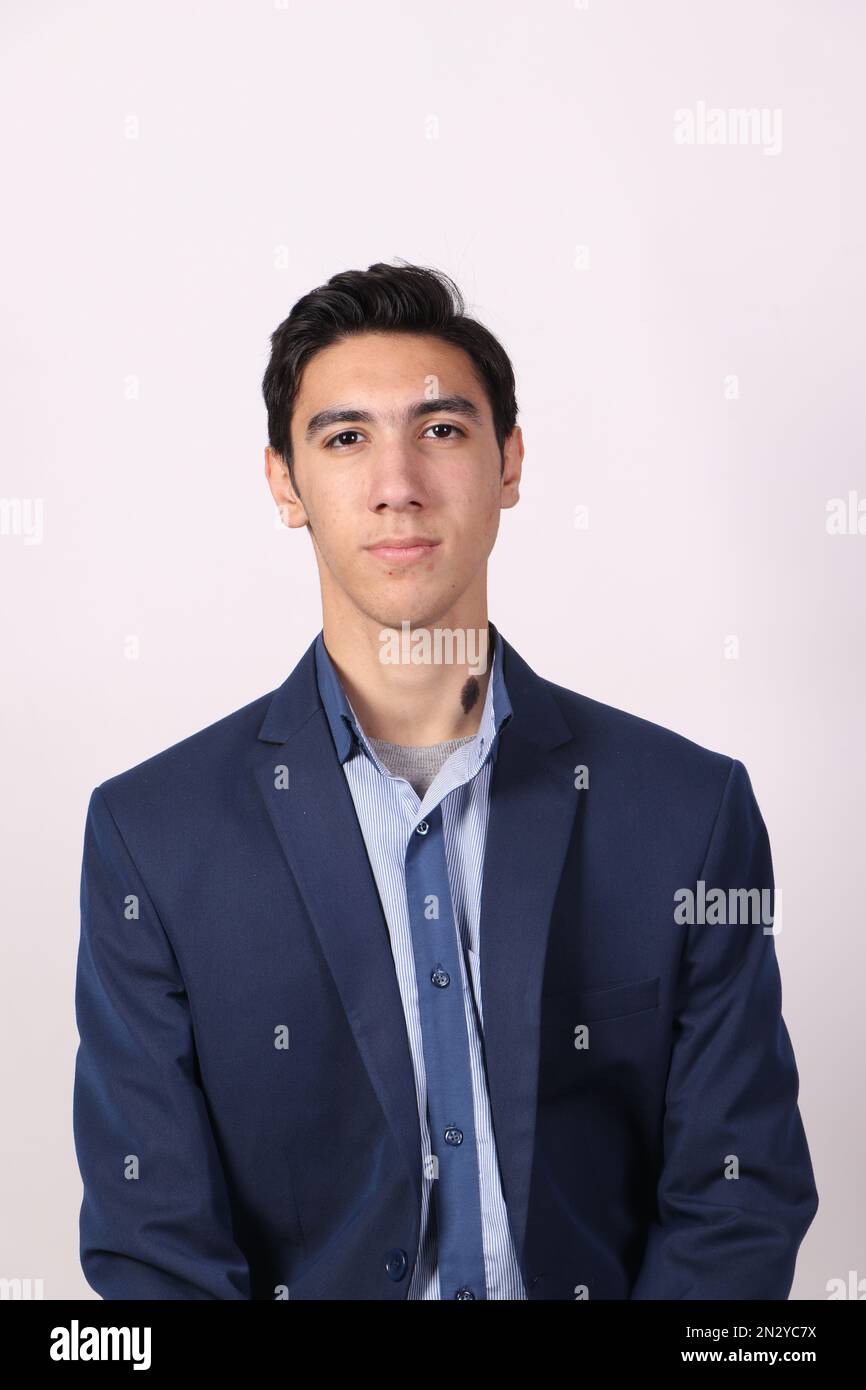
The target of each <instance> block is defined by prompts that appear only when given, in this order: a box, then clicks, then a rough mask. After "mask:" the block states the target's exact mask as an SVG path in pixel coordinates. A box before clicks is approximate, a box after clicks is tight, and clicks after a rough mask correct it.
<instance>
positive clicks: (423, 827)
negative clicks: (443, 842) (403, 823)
mask: <svg viewBox="0 0 866 1390" xmlns="http://www.w3.org/2000/svg"><path fill="white" fill-rule="evenodd" d="M429 829H430V826H429V825H428V824H427V822H426V820H422V821H420V822H419V823H418V825H416V826H415V834H416V835H426V834H427V831H428V830H429Z"/></svg>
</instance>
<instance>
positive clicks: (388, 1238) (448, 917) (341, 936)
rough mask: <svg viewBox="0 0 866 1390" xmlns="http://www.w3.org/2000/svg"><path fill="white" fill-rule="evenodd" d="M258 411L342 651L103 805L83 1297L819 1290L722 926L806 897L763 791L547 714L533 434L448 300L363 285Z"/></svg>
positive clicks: (808, 1189)
mask: <svg viewBox="0 0 866 1390" xmlns="http://www.w3.org/2000/svg"><path fill="white" fill-rule="evenodd" d="M263 385H264V395H265V400H266V404H267V410H268V426H269V440H270V443H269V446H268V448H267V450H266V465H265V466H266V472H267V477H268V481H269V484H270V488H271V492H272V494H273V497H274V499H275V501H276V503H277V505H278V507H279V508H280V509H281V511H282V515H283V517H284V520H285V522H286V524H287V525H288V526H290V527H293V528H305V529H306V530H307V531H308V532H309V535H310V539H311V541H312V545H313V553H314V555H315V559H316V564H317V566H318V571H319V581H320V585H321V594H322V608H323V625H322V631H321V632H320V633H319V634H318V635H317V636H316V638H315V639H314V640H313V641H312V642H311V644H310V646H309V647H308V648H307V651H306V652H305V653H304V655H303V656H302V657H301V660H300V661H299V662H298V664H297V666H296V667H295V669H294V670H293V671H292V672H291V674H290V675H289V676H288V679H287V680H286V681H285V682H284V684H283V685H281V686H280V687H279V689H277V690H276V691H274V692H270V693H269V694H267V695H264V696H262V698H261V699H258V700H256V701H254V702H253V703H252V704H250V705H247V706H246V707H244V708H243V709H240V710H238V711H236V712H235V713H234V714H231V715H229V716H228V717H227V718H225V719H222V720H220V721H219V722H218V723H216V724H213V725H211V726H210V727H209V728H206V729H204V730H202V731H200V732H199V733H196V734H194V735H192V736H191V737H189V738H186V739H184V740H183V741H182V742H181V743H179V744H177V745H176V746H174V747H172V748H169V749H167V750H166V751H164V752H162V753H160V754H158V755H157V756H155V757H152V758H149V759H148V760H147V761H146V762H144V763H141V764H140V765H139V766H137V767H134V768H132V769H131V770H129V771H127V772H125V773H123V774H121V775H119V776H116V777H112V778H109V779H108V780H107V781H105V782H103V783H102V784H101V785H100V786H98V787H97V788H96V789H95V790H94V791H93V793H92V797H91V801H90V806H89V809H88V819H87V826H86V831H85V847H84V863H83V873H82V899H81V904H82V926H81V945H80V955H79V968H78V978H77V996H76V1000H77V1015H78V1022H79V1030H80V1035H81V1044H80V1048H79V1052H78V1058H77V1066H76V1086H75V1139H76V1145H77V1152H78V1157H79V1164H80V1167H81V1172H82V1176H83V1179H84V1201H83V1205H82V1209H81V1258H82V1265H83V1269H84V1272H85V1275H86V1277H87V1279H88V1282H89V1283H90V1284H91V1286H92V1287H93V1288H94V1289H95V1290H97V1291H98V1292H99V1293H100V1294H102V1296H103V1297H104V1298H168V1299H193V1298H210V1299H250V1298H253V1299H280V1298H291V1299H405V1298H410V1299H439V1298H442V1299H454V1298H456V1299H465V1300H472V1299H484V1298H493V1299H569V1300H570V1299H575V1298H578V1299H582V1298H590V1299H629V1298H631V1299H723V1298H735V1299H766V1298H769V1299H784V1298H787V1296H788V1293H789V1291H790V1287H791V1282H792V1279H793V1273H794V1265H795V1259H796V1254H797V1249H798V1247H799V1244H800V1242H801V1240H802V1238H803V1235H804V1233H805V1231H806V1229H807V1227H808V1226H809V1224H810V1222H811V1220H812V1218H813V1216H814V1214H815V1211H816V1208H817V1202H818V1199H817V1193H816V1189H815V1183H814V1178H813V1174H812V1167H811V1162H810V1155H809V1150H808V1147H807V1143H806V1138H805V1135H804V1131H803V1126H802V1123H801V1119H800V1114H799V1111H798V1106H797V1094H798V1076H797V1069H796V1065H795V1060H794V1055H793V1052H792V1048H791V1042H790V1039H789V1036H788V1032H787V1029H786V1027H785V1024H784V1022H783V1019H782V1015H781V991H780V980H779V971H778V966H777V960H776V955H775V950H774V938H773V929H772V925H770V926H769V927H768V925H767V922H768V920H769V922H770V923H771V922H772V914H770V917H769V919H768V918H767V916H766V914H765V913H761V914H760V915H758V916H757V920H756V915H755V912H754V911H752V912H751V913H749V912H748V911H747V912H746V913H745V914H743V913H738V912H736V911H733V910H732V911H730V912H728V911H725V910H722V911H721V913H720V911H719V904H720V902H721V903H722V905H723V909H726V908H728V907H729V906H731V905H732V906H733V907H736V906H737V905H738V904H739V905H742V903H743V902H744V901H745V902H746V903H747V904H748V905H749V906H751V907H752V908H754V904H755V902H756V901H760V902H761V903H766V900H767V894H770V893H772V890H773V879H772V867H771V860H770V850H769V845H768V840H767V834H766V830H765V828H764V824H763V821H762V819H761V815H760V811H759V809H758V806H757V804H756V801H755V797H754V795H753V792H752V788H751V785H750V782H749V778H748V775H747V773H746V770H745V768H744V767H743V765H742V764H741V763H740V762H738V761H737V760H735V759H731V758H729V757H724V756H722V755H721V754H718V753H713V752H709V751H708V750H706V749H704V748H701V747H699V746H698V745H696V744H694V743H691V742H689V741H688V740H686V739H685V738H682V737H680V736H679V735H677V734H675V733H672V732H670V731H668V730H666V729H663V728H660V727H658V726H656V725H653V724H650V723H647V722H646V721H644V720H642V719H639V718H636V717H635V716H633V715H630V714H625V713H623V712H621V711H619V710H616V709H612V708H610V707H608V706H605V705H602V704H599V703H597V702H595V701H593V700H591V699H588V698H587V697H585V696H583V695H578V694H575V693H574V692H572V691H570V690H567V689H564V688H563V687H561V686H558V685H554V684H552V683H551V682H549V681H547V680H545V679H544V678H543V677H542V676H539V675H537V674H536V673H535V672H534V671H533V670H532V669H531V668H530V667H529V666H528V665H527V663H526V662H525V661H524V660H523V659H522V657H521V656H520V655H519V654H518V652H517V651H515V649H514V648H513V647H512V646H511V645H510V644H509V643H508V642H507V641H506V640H505V639H504V637H503V636H502V635H501V633H500V632H499V631H498V629H497V628H496V627H495V626H494V625H493V624H492V623H490V622H489V620H488V614H487V560H488V556H489V555H490V552H491V550H492V547H493V544H494V542H495V539H496V534H497V529H498V524H499V514H500V511H501V509H502V508H504V507H513V506H514V505H515V504H516V502H517V500H518V488H519V482H520V470H521V463H522V459H523V440H522V436H521V430H520V427H519V425H517V424H516V415H517V403H516V399H515V393H514V376H513V372H512V368H511V364H510V362H509V360H508V358H507V356H506V354H505V352H504V350H503V349H502V347H501V346H500V344H499V343H498V342H497V341H496V340H495V338H493V336H492V335H491V334H490V333H489V332H488V331H487V330H486V329H485V328H483V327H482V326H481V325H480V324H478V323H476V322H474V321H473V320H472V319H470V318H468V317H467V316H466V315H465V313H464V306H463V303H462V300H461V298H460V295H459V291H458V290H457V287H456V286H455V285H454V284H453V282H451V281H450V280H449V279H448V278H447V277H445V276H443V275H440V274H438V273H436V272H434V271H431V270H428V269H424V268H421V267H417V266H410V265H405V266H397V267H395V266H389V265H384V264H378V265H374V266H371V267H370V269H369V270H368V271H365V272H360V271H352V272H347V273H345V274H340V275H336V276H334V277H333V279H331V280H330V281H329V282H328V283H327V285H325V286H322V287H320V288H319V289H316V290H314V291H312V292H311V293H310V294H308V295H306V296H305V297H304V298H302V299H301V300H300V301H299V302H298V303H297V304H296V305H295V307H294V309H293V310H292V312H291V314H290V315H289V317H288V318H287V319H286V320H285V322H284V323H282V324H281V325H280V327H279V328H278V329H277V330H276V332H275V333H274V335H273V338H272V355H271V360H270V363H269V365H268V368H267V372H266V374H265V379H264V383H263ZM533 582H534V583H536V584H537V585H538V593H537V596H536V597H537V601H538V602H539V603H541V602H543V601H544V590H543V576H538V575H536V576H535V578H534V579H533V576H532V575H529V574H528V575H527V583H528V584H532V583H533ZM695 902H697V903H698V907H699V911H698V912H697V913H695V911H694V904H695ZM689 903H690V904H691V907H689ZM707 903H711V904H712V905H713V906H712V907H711V909H710V911H706V910H705V908H706V904H707ZM713 908H714V910H713ZM743 916H745V920H741V919H742V917H743Z"/></svg>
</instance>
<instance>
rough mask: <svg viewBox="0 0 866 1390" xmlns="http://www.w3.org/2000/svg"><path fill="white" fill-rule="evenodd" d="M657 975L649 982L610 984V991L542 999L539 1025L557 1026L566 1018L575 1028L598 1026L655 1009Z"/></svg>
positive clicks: (561, 995) (586, 992)
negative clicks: (597, 1024) (596, 1024)
mask: <svg viewBox="0 0 866 1390" xmlns="http://www.w3.org/2000/svg"><path fill="white" fill-rule="evenodd" d="M660 984H661V976H660V975H654V976H653V978H652V979H649V980H632V981H630V982H629V983H628V984H624V985H613V986H612V987H611V988H610V989H592V990H580V991H578V992H575V993H573V994H554V995H545V996H542V1000H541V1023H542V1026H544V1025H545V1024H549V1023H551V1024H555V1025H557V1026H560V1025H561V1024H562V1021H563V1019H564V1018H566V1017H568V1018H569V1019H571V1020H572V1022H573V1023H574V1026H575V1027H577V1025H578V1024H580V1023H599V1022H601V1020H602V1019H606V1018H625V1017H626V1016H627V1015H629V1014H637V1013H642V1012H643V1010H645V1009H656V1008H658V1002H659V986H660Z"/></svg>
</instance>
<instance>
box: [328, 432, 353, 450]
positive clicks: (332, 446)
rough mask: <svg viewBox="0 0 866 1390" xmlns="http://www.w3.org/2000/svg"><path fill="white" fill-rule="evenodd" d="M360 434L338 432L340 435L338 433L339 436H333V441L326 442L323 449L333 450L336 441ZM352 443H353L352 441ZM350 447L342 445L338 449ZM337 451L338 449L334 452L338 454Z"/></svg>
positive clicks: (349, 445) (349, 446)
mask: <svg viewBox="0 0 866 1390" xmlns="http://www.w3.org/2000/svg"><path fill="white" fill-rule="evenodd" d="M360 433H361V431H360V430H340V433H339V434H335V435H334V437H333V439H329V440H328V442H327V443H326V445H325V448H326V449H333V448H334V445H335V444H336V442H337V440H338V439H345V438H346V436H347V435H349V434H354V435H359V434H360ZM353 442H354V441H353ZM351 447H352V446H351V444H343V445H341V446H340V448H343V449H350V448H351ZM339 451H340V450H339V449H337V450H335V452H336V453H339Z"/></svg>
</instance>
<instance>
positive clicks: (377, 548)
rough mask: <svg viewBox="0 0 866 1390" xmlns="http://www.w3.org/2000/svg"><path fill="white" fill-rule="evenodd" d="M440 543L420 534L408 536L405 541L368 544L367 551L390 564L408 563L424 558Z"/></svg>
mask: <svg viewBox="0 0 866 1390" xmlns="http://www.w3.org/2000/svg"><path fill="white" fill-rule="evenodd" d="M438 545H439V541H429V540H424V539H423V538H421V537H419V536H407V537H406V539H405V540H403V541H397V540H394V541H390V542H383V543H380V544H378V545H368V546H367V547H366V549H367V551H368V552H369V553H370V554H371V555H375V556H376V558H377V559H379V560H385V561H387V563H388V564H389V565H393V564H398V565H408V564H412V563H413V562H414V561H415V560H422V559H423V558H424V557H425V556H427V555H432V554H433V551H434V550H435V549H436V547H437V546H438Z"/></svg>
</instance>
